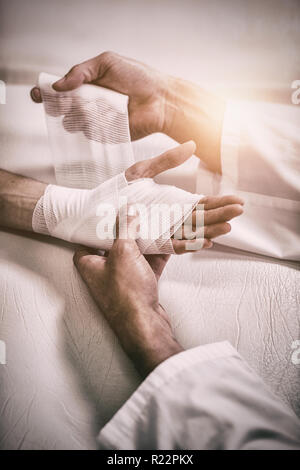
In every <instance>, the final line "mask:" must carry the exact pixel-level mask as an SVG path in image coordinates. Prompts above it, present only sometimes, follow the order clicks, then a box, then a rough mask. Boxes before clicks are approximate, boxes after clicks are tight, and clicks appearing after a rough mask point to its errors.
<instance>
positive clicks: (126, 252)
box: [108, 206, 142, 262]
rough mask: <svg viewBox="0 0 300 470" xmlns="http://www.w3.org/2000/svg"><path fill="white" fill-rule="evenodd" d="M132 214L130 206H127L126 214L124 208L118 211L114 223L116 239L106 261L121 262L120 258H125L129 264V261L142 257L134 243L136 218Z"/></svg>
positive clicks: (136, 231)
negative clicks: (114, 260)
mask: <svg viewBox="0 0 300 470" xmlns="http://www.w3.org/2000/svg"><path fill="white" fill-rule="evenodd" d="M132 214H133V208H132V206H129V208H128V209H127V212H126V211H125V207H123V208H121V209H120V211H119V213H118V216H117V218H116V223H115V236H116V238H115V240H114V243H113V246H112V248H111V250H110V252H109V255H108V259H116V260H118V259H119V260H121V257H123V256H125V257H126V258H127V259H128V262H130V259H131V260H132V259H135V258H137V257H139V256H142V255H141V252H140V250H139V247H138V245H137V243H136V241H135V240H136V236H137V233H138V230H137V224H138V217H137V215H132Z"/></svg>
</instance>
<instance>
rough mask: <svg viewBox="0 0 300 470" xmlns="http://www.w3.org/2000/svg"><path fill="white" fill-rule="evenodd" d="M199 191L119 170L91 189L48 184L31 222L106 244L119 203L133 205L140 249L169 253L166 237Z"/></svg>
mask: <svg viewBox="0 0 300 470" xmlns="http://www.w3.org/2000/svg"><path fill="white" fill-rule="evenodd" d="M200 197H201V196H199V195H198V194H192V193H189V192H186V191H183V190H181V189H179V188H176V187H174V186H169V185H159V184H157V183H155V182H154V181H153V180H152V179H151V178H141V179H138V180H134V181H131V182H127V180H126V177H125V174H124V173H120V174H119V175H116V176H114V177H112V178H110V179H109V180H107V181H105V182H104V183H102V184H100V185H99V186H97V187H96V188H94V189H75V188H67V187H63V186H56V185H49V186H48V187H47V189H46V191H45V194H44V195H43V196H42V197H41V199H40V200H39V201H38V203H37V205H36V208H35V210H34V214H33V220H32V227H33V230H34V231H35V232H38V233H43V234H46V235H52V236H54V237H57V238H61V239H63V240H66V241H69V242H73V243H80V244H83V245H86V246H90V247H93V248H98V249H103V250H109V249H110V248H111V246H112V243H113V240H114V228H115V219H116V216H117V215H118V213H119V211H120V209H121V211H122V210H123V209H124V208H126V207H130V206H134V207H135V209H136V212H137V213H138V219H139V231H138V239H137V243H138V245H139V248H140V250H141V252H142V253H145V254H154V253H174V250H173V246H172V242H171V240H170V237H171V236H172V235H173V234H174V233H175V232H176V231H177V230H178V229H179V228H180V227H181V225H182V223H183V222H184V221H185V220H186V219H187V218H188V217H189V215H190V214H191V212H192V211H193V209H194V208H195V206H196V205H197V203H198V201H199V199H200ZM125 210H126V209H125Z"/></svg>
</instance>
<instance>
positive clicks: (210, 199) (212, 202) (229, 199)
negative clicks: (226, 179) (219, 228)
mask: <svg viewBox="0 0 300 470" xmlns="http://www.w3.org/2000/svg"><path fill="white" fill-rule="evenodd" d="M244 203H245V202H244V200H243V199H242V198H241V197H239V196H235V195H228V196H205V197H204V198H202V199H201V200H200V201H199V204H204V209H205V210H210V209H217V208H218V207H222V206H227V205H230V204H240V205H242V206H243V205H244Z"/></svg>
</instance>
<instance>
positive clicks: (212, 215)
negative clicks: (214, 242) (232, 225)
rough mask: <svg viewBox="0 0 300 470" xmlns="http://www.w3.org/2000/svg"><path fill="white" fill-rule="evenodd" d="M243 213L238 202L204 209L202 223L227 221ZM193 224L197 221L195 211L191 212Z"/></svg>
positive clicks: (210, 223) (209, 223)
mask: <svg viewBox="0 0 300 470" xmlns="http://www.w3.org/2000/svg"><path fill="white" fill-rule="evenodd" d="M242 213H243V207H242V206H241V205H240V204H230V205H228V206H223V207H218V208H216V209H210V210H205V211H204V225H212V224H218V223H222V222H227V221H229V220H231V219H233V218H234V217H238V216H240V215H241V214H242ZM192 221H193V226H195V225H196V222H197V211H194V212H193V214H192Z"/></svg>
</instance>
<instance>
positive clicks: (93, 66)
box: [52, 56, 100, 91]
mask: <svg viewBox="0 0 300 470" xmlns="http://www.w3.org/2000/svg"><path fill="white" fill-rule="evenodd" d="M99 57H100V56H98V57H94V58H93V59H89V60H86V61H85V62H82V63H81V64H78V65H74V67H72V68H71V69H70V70H69V72H68V73H66V75H65V76H64V77H62V78H61V79H60V80H57V82H55V83H53V85H52V86H53V88H54V90H55V91H70V90H75V88H78V87H80V85H82V84H83V83H91V82H93V81H94V80H96V78H98V70H99Z"/></svg>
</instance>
